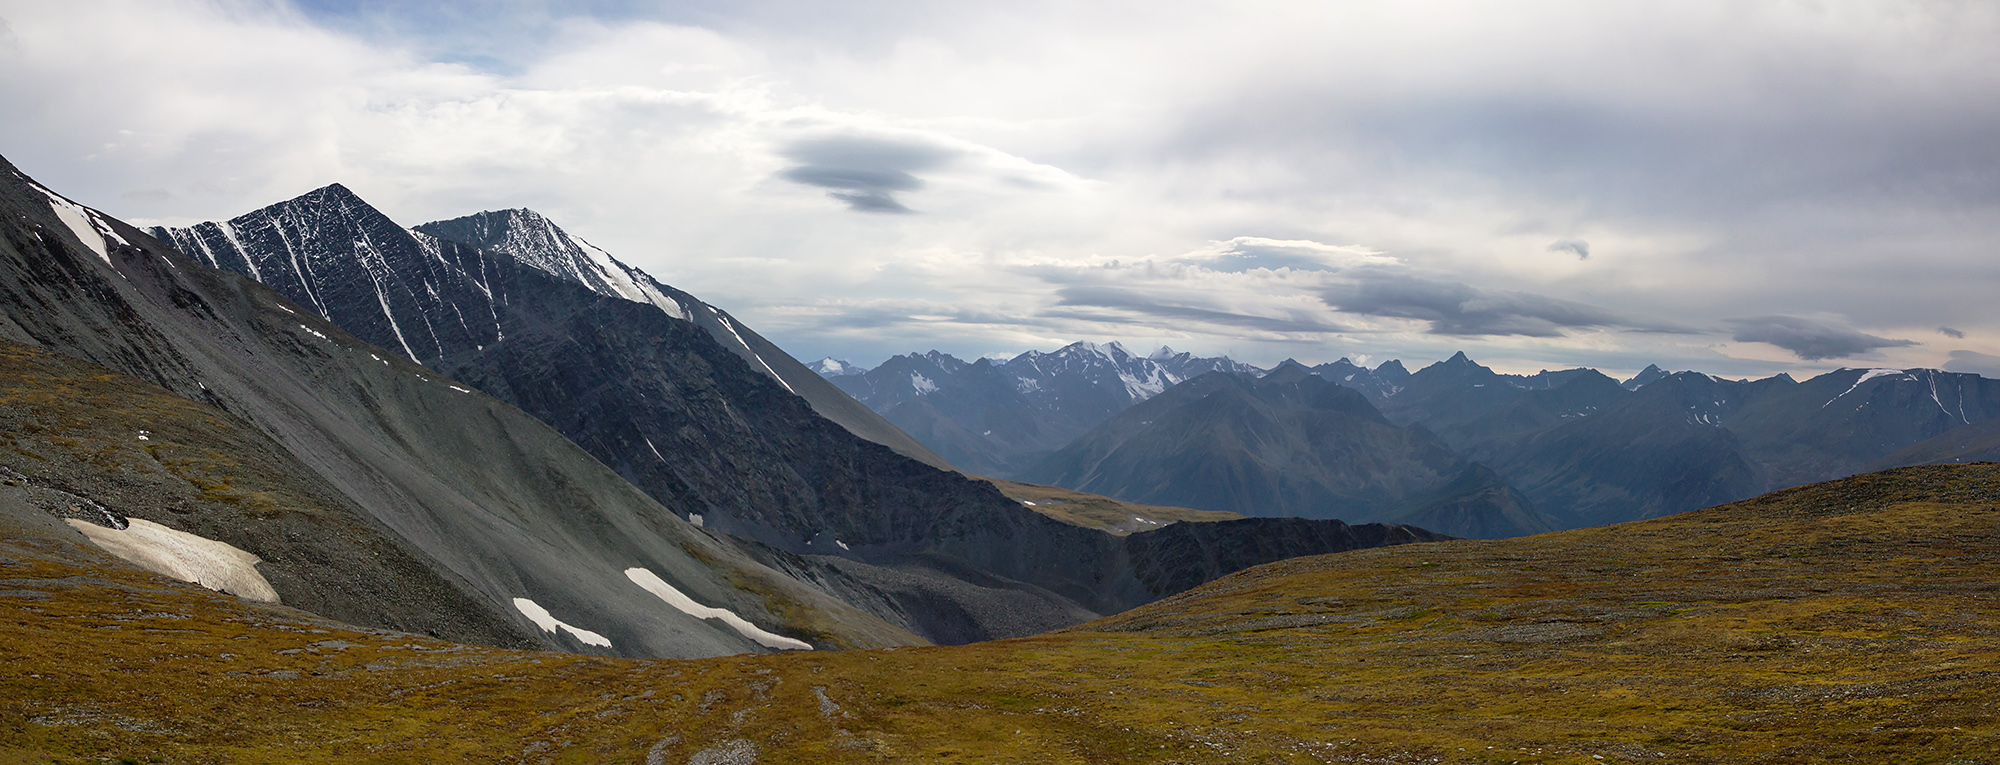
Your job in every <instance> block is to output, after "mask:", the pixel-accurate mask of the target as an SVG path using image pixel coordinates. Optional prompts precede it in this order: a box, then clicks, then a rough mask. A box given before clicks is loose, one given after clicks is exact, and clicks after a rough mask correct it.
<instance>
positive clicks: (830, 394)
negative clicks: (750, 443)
mask: <svg viewBox="0 0 2000 765" xmlns="http://www.w3.org/2000/svg"><path fill="white" fill-rule="evenodd" d="M415 231H417V232H419V233H422V234H429V235H431V236H435V237H437V238H439V239H443V240H447V241H452V242H458V243H461V244H466V245H471V246H473V247H477V248H479V249H482V250H487V251H491V252H494V253H497V254H500V255H504V256H508V257H511V258H513V259H514V261H515V263H517V264H519V265H522V266H526V267H528V268H531V269H534V270H537V271H540V272H542V273H545V274H548V275H551V276H554V277H556V278H558V279H562V280H564V281H569V282H573V283H576V284H581V285H583V286H585V287H587V288H589V289H590V291H592V292H595V293H597V294H599V295H604V296H606V297H616V298H624V299H626V300H630V301H633V302H637V303H645V304H649V305H653V306H656V307H658V308H659V309H660V310H662V311H664V312H666V313H667V314H668V315H670V316H674V317H677V318H680V319H682V320H684V321H689V322H692V323H694V325H695V326H698V327H701V328H702V329H703V330H706V331H707V332H708V335H709V337H711V338H713V339H714V340H715V342H716V343H717V344H720V345H721V346H722V347H724V348H727V349H729V352H731V353H734V354H736V355H737V356H739V357H741V358H742V359H743V360H744V361H745V362H748V363H749V364H750V368H751V369H753V370H756V371H758V372H761V373H763V374H764V375H765V376H767V377H770V378H771V379H772V380H775V381H777V382H778V384H779V385H781V386H783V387H784V388H785V390H787V391H790V392H791V393H793V394H795V395H797V396H799V397H800V398H803V399H805V400H806V402H807V403H809V404H811V405H812V408H813V411H815V412H818V413H819V415H820V416H821V417H825V418H827V419H829V420H832V421H834V422H836V423H839V424H840V425H841V426H842V427H845V428H847V429H848V431H849V432H852V433H853V434H855V435H857V436H860V437H862V438H865V439H867V440H870V441H874V442H875V443H878V444H882V445H883V446H887V447H889V448H890V449H893V450H895V451H896V452H897V453H899V454H902V455H903V456H905V457H909V458H911V459H914V460H917V461H919V462H924V463H926V464H929V465H931V466H932V467H937V468H942V469H945V470H950V469H951V465H950V463H947V462H946V461H944V460H943V459H941V458H940V457H938V455H937V454H935V453H933V452H931V451H930V450H929V449H927V448H925V447H924V446H923V444H921V443H918V442H917V441H916V440H915V439H912V438H910V436H909V435H908V434H906V433H904V432H903V431H901V430H898V429H896V426H894V425H891V424H889V422H888V421H886V420H884V419H882V417H881V416H880V415H877V414H876V413H875V412H873V411H871V410H869V409H868V407H866V406H863V405H861V403H860V402H858V401H855V400H854V399H853V397H851V396H848V395H846V394H844V393H842V392H841V391H840V389H839V388H836V387H834V386H833V385H832V384H831V383H828V382H827V381H826V380H825V379H822V377H821V376H820V375H819V374H817V373H815V372H813V371H812V370H811V369H808V368H807V367H806V366H805V365H803V364H800V363H799V362H798V361H797V360H796V359H794V358H792V357H791V355H790V354H787V353H785V352H784V351H782V350H779V348H778V347H777V346H776V345H774V344H772V343H771V341H769V340H766V339H764V337H763V336H761V335H758V334H757V333H756V332H754V331H752V330H751V329H750V328H749V327H747V326H744V324H743V323H742V322H740V321H737V320H736V317H733V316H730V315H729V314H728V312H726V311H723V310H722V309H720V308H716V307H715V306H712V305H709V304H708V303H706V302H703V301H702V300H700V299H698V298H696V297H695V296H693V295H690V294H688V293H686V292H682V291H680V290H678V289H675V288H673V287H671V286H668V285H666V284H663V283H661V282H660V281H659V280H657V279H654V278H653V277H652V275H651V274H648V273H646V272H645V271H641V270H639V269H637V268H633V267H632V266H629V265H626V264H625V263H622V262H620V261H619V260H618V259H617V258H614V257H612V256H611V254H610V253H608V252H605V251H604V250H602V249H599V248H598V247H596V246H595V245H592V244H591V243H589V242H586V241H584V240H583V239H581V238H578V237H576V236H574V235H572V234H570V233H569V232H567V231H564V230H563V229H562V227H560V226H557V225H556V224H555V222H554V221H551V220H549V219H548V218H546V217H543V216H542V215H541V214H540V213H537V212H535V211H533V210H524V209H522V210H502V211H498V212H482V213H475V214H473V215H468V216H465V217H463V218H454V219H451V220H444V221H435V222H432V223H425V224H423V225H420V226H417V227H416V229H415Z"/></svg>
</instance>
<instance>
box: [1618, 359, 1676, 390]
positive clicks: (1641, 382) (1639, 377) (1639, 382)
mask: <svg viewBox="0 0 2000 765" xmlns="http://www.w3.org/2000/svg"><path fill="white" fill-rule="evenodd" d="M1666 376H1667V372H1666V370H1664V369H1661V368H1660V366H1659V365H1658V364H1647V365H1646V368H1645V369H1642V370H1639V373H1638V374H1636V375H1633V376H1632V378H1631V379H1629V380H1626V381H1624V382H1622V383H1619V384H1620V385H1623V386H1625V389H1626V390H1638V389H1640V388H1642V387H1645V386H1646V385H1648V384H1651V383H1653V382H1655V381H1658V380H1659V379H1660V378H1662V377H1666Z"/></svg>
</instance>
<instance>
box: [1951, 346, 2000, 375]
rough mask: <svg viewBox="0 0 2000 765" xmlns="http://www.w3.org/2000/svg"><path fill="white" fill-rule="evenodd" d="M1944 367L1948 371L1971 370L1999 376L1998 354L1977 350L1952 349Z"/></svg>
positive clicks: (1976, 372) (1975, 372)
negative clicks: (1949, 359) (1949, 358)
mask: <svg viewBox="0 0 2000 765" xmlns="http://www.w3.org/2000/svg"><path fill="white" fill-rule="evenodd" d="M1944 368H1945V370H1946V371H1949V372H1971V373H1973V374H1976V375H1982V376H1985V377H1996V378H2000V356H1994V355H1992V354H1989V353H1980V352H1978V351H1952V352H1951V361H1949V362H1946V363H1945V365H1944Z"/></svg>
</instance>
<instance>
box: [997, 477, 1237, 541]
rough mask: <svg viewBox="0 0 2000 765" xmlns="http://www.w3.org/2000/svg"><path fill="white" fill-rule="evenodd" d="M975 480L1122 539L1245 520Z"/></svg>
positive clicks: (1055, 515) (1062, 518) (1234, 515)
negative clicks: (1185, 525)
mask: <svg viewBox="0 0 2000 765" xmlns="http://www.w3.org/2000/svg"><path fill="white" fill-rule="evenodd" d="M973 478H976V479H979V480H981V481H986V482H988V483H991V484H993V485H994V486H996V487H999V489H1000V493H1002V494H1005V495H1007V498H1008V499H1012V500H1014V501H1016V502H1020V503H1022V504H1024V505H1028V507H1029V508H1030V509H1032V510H1034V511H1035V512H1038V513H1041V514H1042V515H1046V516H1048V517H1050V518H1054V519H1056V520H1058V521H1062V522H1063V523H1067V524H1069V525H1071V526H1082V527H1084V528H1087V529H1098V530H1100V531H1108V532H1111V533H1113V534H1117V535H1119V536H1124V535H1126V534H1130V533H1132V532H1135V531H1148V530H1151V529H1157V528H1159V527H1161V526H1165V525H1167V524H1170V523H1178V522H1182V521H1187V522H1193V523H1205V522H1208V521H1233V520H1236V519H1238V518H1242V517H1243V516H1242V515H1240V514H1238V513H1231V512H1227V511H1223V510H1195V509H1193V508H1186V507H1168V506H1163V505H1141V504H1138V503H1135V502H1126V501H1124V500H1120V499H1112V498H1110V497H1106V496H1103V495H1099V494H1090V493H1087V492H1081V491H1074V490H1071V489H1065V488H1062V487H1060V486H1044V485H1042V484H1038V483H1022V482H1020V481H1009V480H1007V479H1004V478H988V477H986V476H973ZM1028 503H1033V504H1028Z"/></svg>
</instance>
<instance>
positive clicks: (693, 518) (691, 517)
mask: <svg viewBox="0 0 2000 765" xmlns="http://www.w3.org/2000/svg"><path fill="white" fill-rule="evenodd" d="M688 523H692V524H694V525H696V526H700V525H701V513H688Z"/></svg>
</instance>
